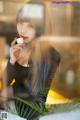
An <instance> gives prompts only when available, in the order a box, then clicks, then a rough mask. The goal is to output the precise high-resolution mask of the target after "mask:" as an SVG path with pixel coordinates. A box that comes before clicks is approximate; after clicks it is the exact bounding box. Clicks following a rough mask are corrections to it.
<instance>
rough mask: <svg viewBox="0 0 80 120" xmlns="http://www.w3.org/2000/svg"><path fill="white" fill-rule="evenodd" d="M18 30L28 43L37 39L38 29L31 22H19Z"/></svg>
mask: <svg viewBox="0 0 80 120" xmlns="http://www.w3.org/2000/svg"><path fill="white" fill-rule="evenodd" d="M17 31H18V34H19V36H20V37H22V38H23V40H24V43H26V44H27V43H29V42H31V41H32V40H34V39H35V36H36V31H35V29H34V28H33V27H32V25H31V23H29V22H19V23H17Z"/></svg>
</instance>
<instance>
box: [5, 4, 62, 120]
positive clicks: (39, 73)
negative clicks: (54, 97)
mask: <svg viewBox="0 0 80 120" xmlns="http://www.w3.org/2000/svg"><path fill="white" fill-rule="evenodd" d="M26 9H27V5H24V6H23V7H22V8H21V9H20V10H19V12H18V14H17V17H16V22H17V31H18V34H19V37H20V38H21V39H22V40H23V43H22V44H16V41H17V40H16V39H14V40H13V42H12V44H11V48H10V59H9V61H8V64H7V68H6V72H7V77H6V78H7V85H8V86H12V87H13V91H14V99H15V106H16V110H17V112H18V113H19V115H20V116H22V117H24V118H27V119H28V120H32V119H33V118H35V119H36V118H38V116H39V114H40V113H44V112H45V110H46V109H45V101H46V97H47V94H48V91H49V88H50V85H51V82H52V79H53V77H54V73H55V72H56V69H57V67H58V65H59V62H60V55H59V53H58V52H57V51H56V50H55V49H54V48H53V47H51V46H49V45H47V44H46V43H45V42H40V41H39V40H38V38H39V37H40V36H41V35H42V34H43V30H42V29H41V31H40V29H38V27H37V26H38V25H36V24H34V23H33V20H32V18H30V16H29V18H28V16H27V13H26V12H25V10H26ZM43 23H44V22H43V21H41V24H40V25H42V26H43ZM38 24H39V23H38ZM41 32H42V33H41ZM44 93H45V94H44ZM8 97H10V96H8ZM25 101H26V103H27V104H26V103H25ZM20 102H21V106H20V110H18V108H19V105H20ZM29 102H30V103H31V104H29ZM33 103H34V104H33ZM24 104H25V105H24ZM31 105H32V106H31ZM22 106H24V112H21V108H22ZM37 108H38V109H37ZM27 109H28V110H27ZM25 111H27V112H25ZM33 111H34V113H33Z"/></svg>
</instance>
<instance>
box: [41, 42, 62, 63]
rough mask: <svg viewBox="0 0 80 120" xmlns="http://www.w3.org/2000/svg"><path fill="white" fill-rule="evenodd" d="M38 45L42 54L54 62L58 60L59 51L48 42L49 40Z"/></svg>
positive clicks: (59, 56)
mask: <svg viewBox="0 0 80 120" xmlns="http://www.w3.org/2000/svg"><path fill="white" fill-rule="evenodd" d="M40 46H41V52H42V54H43V56H45V57H48V58H50V59H51V60H54V61H55V62H58V63H59V62H60V59H61V55H60V52H59V51H58V50H57V49H56V48H55V47H54V46H52V45H51V44H49V42H41V43H40Z"/></svg>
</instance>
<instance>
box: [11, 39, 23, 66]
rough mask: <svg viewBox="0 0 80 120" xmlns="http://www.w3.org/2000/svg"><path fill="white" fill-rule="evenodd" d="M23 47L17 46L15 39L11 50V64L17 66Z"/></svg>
mask: <svg viewBox="0 0 80 120" xmlns="http://www.w3.org/2000/svg"><path fill="white" fill-rule="evenodd" d="M22 47H23V45H22V44H16V39H14V41H13V42H12V43H11V48H10V63H11V64H15V62H16V61H17V60H18V58H19V56H20V52H21V50H22Z"/></svg>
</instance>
